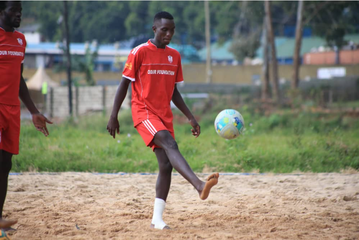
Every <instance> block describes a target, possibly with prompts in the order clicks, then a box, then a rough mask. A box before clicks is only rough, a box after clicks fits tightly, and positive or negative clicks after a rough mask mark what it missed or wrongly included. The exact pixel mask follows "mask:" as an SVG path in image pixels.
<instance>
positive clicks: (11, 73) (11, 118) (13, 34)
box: [0, 1, 52, 228]
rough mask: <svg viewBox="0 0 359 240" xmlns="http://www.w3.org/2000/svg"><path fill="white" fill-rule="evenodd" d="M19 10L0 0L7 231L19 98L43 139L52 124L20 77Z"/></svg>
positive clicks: (0, 153) (0, 149)
mask: <svg viewBox="0 0 359 240" xmlns="http://www.w3.org/2000/svg"><path fill="white" fill-rule="evenodd" d="M21 11H22V7H21V2H18V1H16V2H15V1H14V2H12V1H0V228H9V227H10V226H11V225H13V224H15V223H16V221H15V220H5V219H3V218H2V212H3V207H4V202H5V198H6V192H7V186H8V177H9V173H10V170H11V166H12V162H11V158H12V155H13V154H18V153H19V136H20V100H19V97H20V98H21V100H22V102H23V103H24V104H25V106H26V107H27V109H28V110H29V111H30V113H31V114H32V121H33V123H34V126H35V127H36V129H37V130H39V131H41V132H42V133H43V134H44V135H45V136H47V135H48V134H49V132H48V130H47V128H46V123H52V122H50V121H49V120H48V119H47V118H46V117H44V116H43V115H42V114H40V113H39V111H38V110H37V108H36V106H35V105H34V103H33V101H32V100H31V98H30V94H29V91H28V89H27V86H26V83H25V81H24V78H23V77H22V70H23V64H22V63H23V61H24V56H25V48H26V40H25V37H24V35H23V34H21V33H20V32H18V31H16V30H15V28H18V27H19V26H20V22H21Z"/></svg>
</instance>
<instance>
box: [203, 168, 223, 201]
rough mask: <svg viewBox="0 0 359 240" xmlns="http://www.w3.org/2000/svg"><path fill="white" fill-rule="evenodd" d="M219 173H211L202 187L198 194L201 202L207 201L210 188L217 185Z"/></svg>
mask: <svg viewBox="0 0 359 240" xmlns="http://www.w3.org/2000/svg"><path fill="white" fill-rule="evenodd" d="M218 178H219V173H213V174H211V175H210V176H209V177H208V178H207V182H206V184H205V185H204V188H203V190H202V192H201V193H200V195H199V197H200V198H201V199H202V200H205V199H207V197H208V195H209V192H210V191H211V188H212V187H213V186H214V185H216V184H217V183H218Z"/></svg>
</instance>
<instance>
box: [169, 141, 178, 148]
mask: <svg viewBox="0 0 359 240" xmlns="http://www.w3.org/2000/svg"><path fill="white" fill-rule="evenodd" d="M167 147H168V148H169V149H172V150H178V145H177V142H176V141H175V140H174V139H171V140H170V141H168V144H167Z"/></svg>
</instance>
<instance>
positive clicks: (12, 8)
mask: <svg viewBox="0 0 359 240" xmlns="http://www.w3.org/2000/svg"><path fill="white" fill-rule="evenodd" d="M21 12H22V7H21V2H6V8H5V9H4V10H2V11H1V13H0V17H1V22H2V23H3V24H5V25H6V26H7V27H10V28H18V27H20V22H21Z"/></svg>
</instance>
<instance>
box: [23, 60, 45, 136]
mask: <svg viewBox="0 0 359 240" xmlns="http://www.w3.org/2000/svg"><path fill="white" fill-rule="evenodd" d="M22 72H23V64H21V78H20V88H19V97H20V99H21V101H22V102H23V103H24V104H25V106H26V108H27V109H28V110H29V112H30V113H31V115H32V122H33V123H34V126H35V127H36V129H37V130H39V131H40V132H42V133H43V134H44V135H45V136H47V135H49V131H48V130H47V127H46V123H50V124H52V122H51V121H50V120H48V119H47V118H46V117H45V116H44V115H42V114H41V113H40V112H39V110H38V109H37V108H36V106H35V104H34V102H33V101H32V99H31V97H30V93H29V90H28V89H27V86H26V83H25V80H24V78H23V76H22Z"/></svg>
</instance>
